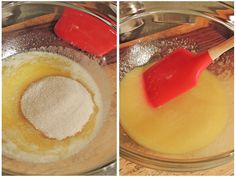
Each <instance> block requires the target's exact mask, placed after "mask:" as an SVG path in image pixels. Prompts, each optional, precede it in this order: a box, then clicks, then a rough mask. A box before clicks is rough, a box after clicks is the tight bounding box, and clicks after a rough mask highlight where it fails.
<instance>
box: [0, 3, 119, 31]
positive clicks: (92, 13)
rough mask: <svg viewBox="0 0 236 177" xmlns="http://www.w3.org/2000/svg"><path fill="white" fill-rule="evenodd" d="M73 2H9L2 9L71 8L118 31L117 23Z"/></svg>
mask: <svg viewBox="0 0 236 177" xmlns="http://www.w3.org/2000/svg"><path fill="white" fill-rule="evenodd" d="M71 2H72V1H71ZM71 2H61V1H14V2H10V1H9V3H7V4H5V5H4V6H3V7H2V9H4V8H11V7H14V6H20V5H54V6H62V7H69V8H72V9H76V10H79V11H82V12H85V13H87V14H90V15H92V16H94V17H95V18H98V19H99V20H101V21H103V22H104V23H106V24H107V25H109V26H110V27H112V28H113V29H114V30H117V27H116V23H112V22H111V21H109V20H108V19H107V18H108V17H107V18H104V17H103V16H101V15H99V14H97V13H94V12H92V11H91V10H89V9H86V8H85V7H81V6H76V5H73V4H71ZM75 2H76V1H75ZM77 3H79V2H77Z"/></svg>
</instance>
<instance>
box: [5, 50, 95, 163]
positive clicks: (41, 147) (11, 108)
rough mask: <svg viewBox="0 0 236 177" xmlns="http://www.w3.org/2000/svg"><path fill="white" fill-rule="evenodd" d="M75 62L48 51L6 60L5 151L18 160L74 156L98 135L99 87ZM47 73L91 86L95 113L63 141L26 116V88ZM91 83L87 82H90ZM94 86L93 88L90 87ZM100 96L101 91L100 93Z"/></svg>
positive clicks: (89, 88) (7, 154)
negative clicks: (22, 105) (23, 104)
mask: <svg viewBox="0 0 236 177" xmlns="http://www.w3.org/2000/svg"><path fill="white" fill-rule="evenodd" d="M87 75H88V74H87V73H86V72H85V71H84V70H83V68H82V69H81V67H80V66H79V65H78V64H76V63H75V62H73V61H71V60H69V59H67V58H65V57H62V56H59V55H56V54H50V53H46V52H29V53H25V54H24V53H23V54H18V55H16V56H13V57H12V58H10V59H8V60H7V61H4V62H3V100H2V101H3V105H2V106H3V107H2V108H3V109H2V110H3V113H2V128H3V130H2V131H3V153H4V154H5V155H6V156H8V157H10V158H14V159H17V160H26V161H33V162H49V161H54V160H59V159H61V158H65V157H67V156H70V155H71V154H73V153H75V152H77V151H78V150H80V149H81V148H83V147H84V146H85V145H86V144H87V143H88V142H89V140H90V139H91V138H92V136H94V134H93V131H94V128H95V126H96V121H97V120H96V116H97V113H98V111H99V109H98V108H99V107H98V102H99V101H97V100H95V96H94V94H95V93H96V92H97V88H96V86H93V87H92V85H93V84H91V78H90V77H88V76H87ZM46 76H65V77H69V78H73V79H75V80H77V81H78V82H80V83H82V84H83V85H84V86H85V87H87V89H88V91H89V92H90V94H91V95H92V97H93V101H94V104H95V105H96V106H95V109H94V113H93V114H92V116H91V117H90V120H89V122H88V123H87V124H86V125H85V127H84V128H83V130H82V131H81V132H79V133H77V134H76V135H75V136H73V137H70V138H66V139H64V140H62V141H60V140H56V139H50V138H47V137H45V136H44V135H43V134H42V133H41V132H40V131H39V130H36V129H35V128H34V127H33V126H32V125H31V124H30V123H29V122H28V121H27V120H26V119H25V118H24V116H23V114H22V111H21V108H20V100H21V97H22V95H23V93H24V90H25V89H26V88H27V87H28V86H29V85H30V84H31V83H32V82H34V81H37V80H39V79H41V78H44V77H46ZM89 79H90V83H89V82H88V83H86V81H89ZM88 86H90V87H88ZM96 94H97V95H98V94H99V93H96Z"/></svg>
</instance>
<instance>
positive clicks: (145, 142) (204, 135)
mask: <svg viewBox="0 0 236 177" xmlns="http://www.w3.org/2000/svg"><path fill="white" fill-rule="evenodd" d="M143 70H144V68H136V69H134V70H132V71H131V72H130V73H128V74H126V76H125V78H124V79H123V80H122V81H121V84H120V118H121V124H122V127H123V128H124V129H125V131H126V132H127V134H128V135H129V136H130V137H131V138H132V139H133V140H134V141H136V142H137V143H139V144H140V145H142V146H144V147H146V148H148V149H151V150H154V151H157V152H161V153H167V154H184V153H189V152H192V151H195V150H198V149H200V148H203V147H205V146H207V145H209V144H210V143H211V142H213V141H214V140H215V139H216V138H217V136H219V134H220V133H221V132H222V130H223V129H224V128H225V125H226V121H227V117H228V106H227V100H226V94H225V90H224V87H223V85H222V83H221V81H219V80H218V79H217V78H216V77H215V76H214V75H213V74H211V73H210V72H208V71H204V72H203V73H202V74H201V76H200V79H199V82H198V85H197V86H196V87H195V88H193V89H191V90H190V91H188V92H186V93H185V94H183V95H181V96H179V97H177V98H175V99H173V100H172V101H170V102H168V103H167V104H165V105H162V106H161V107H158V108H151V107H149V105H148V104H147V101H146V100H145V97H144V92H143V88H142V82H141V75H142V72H143ZM180 84H181V83H180Z"/></svg>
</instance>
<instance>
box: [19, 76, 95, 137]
mask: <svg viewBox="0 0 236 177" xmlns="http://www.w3.org/2000/svg"><path fill="white" fill-rule="evenodd" d="M93 108H94V103H93V100H92V97H91V95H90V93H89V92H88V91H87V89H86V88H85V87H84V86H83V85H82V84H80V83H79V82H77V81H75V80H73V79H69V78H66V77H62V76H50V77H46V78H43V79H41V80H39V81H37V82H35V83H33V84H31V85H30V86H29V87H28V88H27V89H26V91H25V92H24V94H23V96H22V99H21V109H22V112H23V114H24V116H25V117H26V119H28V120H29V121H30V122H31V123H32V124H33V126H34V127H35V128H36V129H38V130H40V131H41V132H42V133H43V134H44V135H45V136H47V137H49V138H55V139H58V140H62V139H65V138H66V137H69V136H73V135H74V134H76V133H77V132H80V131H81V130H82V129H83V127H84V125H85V124H86V123H87V122H88V120H89V118H90V116H91V114H92V113H93Z"/></svg>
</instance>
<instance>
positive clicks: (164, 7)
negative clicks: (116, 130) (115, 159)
mask: <svg viewBox="0 0 236 177" xmlns="http://www.w3.org/2000/svg"><path fill="white" fill-rule="evenodd" d="M130 3H131V5H130ZM135 5H137V4H133V5H132V2H129V3H124V4H122V5H121V7H125V8H126V11H124V10H123V11H121V12H123V13H124V14H121V15H120V16H121V17H122V18H121V19H120V20H121V22H120V32H121V34H120V40H121V41H120V80H121V79H122V78H123V77H124V76H125V74H126V73H127V72H129V71H130V70H132V69H133V68H135V67H138V66H140V65H143V64H146V63H148V62H150V61H153V60H155V59H158V58H162V57H163V56H164V55H166V54H167V53H170V52H171V51H173V50H174V49H175V48H178V47H180V46H181V47H184V48H187V49H189V50H191V51H192V52H201V51H205V50H207V49H208V48H210V47H212V46H214V45H216V44H217V43H220V42H222V41H224V40H226V39H228V38H229V37H231V36H232V35H233V33H234V32H233V21H232V20H233V19H234V18H233V13H234V12H233V7H232V6H230V5H229V4H225V3H219V2H191V3H189V2H144V3H143V4H142V5H140V4H138V6H135ZM127 6H130V8H129V7H127ZM135 7H138V8H140V10H139V9H136V10H134V8H135ZM177 8H178V10H176V9H177ZM127 9H128V10H127ZM134 12H135V13H134ZM140 24H141V25H140ZM147 36H148V37H147ZM208 70H209V71H210V72H212V73H213V74H215V75H217V77H218V78H219V79H221V80H222V82H225V83H227V84H225V88H226V89H227V96H228V102H229V105H230V108H229V109H230V111H229V117H228V122H227V125H226V128H225V129H224V131H223V132H222V134H221V135H220V136H219V137H218V139H216V140H215V141H214V142H213V143H212V144H210V145H209V146H207V147H205V148H203V149H201V150H199V151H196V152H193V153H190V154H183V155H170V154H161V153H158V152H153V151H151V150H149V149H146V148H144V147H142V146H140V145H139V144H137V143H136V142H135V141H133V140H132V139H131V138H130V137H129V136H128V134H126V132H125V130H124V129H123V128H122V126H120V154H121V156H122V157H124V158H126V159H128V160H130V161H132V162H134V163H137V164H140V165H143V166H145V167H149V168H153V169H159V170H168V171H182V172H185V171H196V170H204V169H209V168H213V167H216V166H220V165H223V164H225V163H228V162H230V161H232V160H233V156H234V149H233V148H234V146H233V135H234V128H233V117H234V116H233V114H234V113H233V105H234V103H233V97H234V96H233V92H234V91H233V85H234V84H233V83H234V79H233V77H234V76H233V70H234V53H233V49H231V50H230V51H228V52H226V53H225V54H223V55H222V56H221V58H220V59H219V60H218V61H216V62H214V63H213V64H211V65H210V66H209V67H208Z"/></svg>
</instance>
